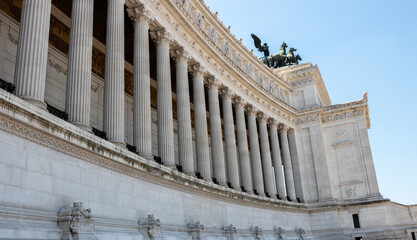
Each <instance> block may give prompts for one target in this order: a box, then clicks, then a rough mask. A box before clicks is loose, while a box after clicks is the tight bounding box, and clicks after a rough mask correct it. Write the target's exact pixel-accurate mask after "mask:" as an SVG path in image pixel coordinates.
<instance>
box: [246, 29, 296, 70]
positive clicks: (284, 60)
mask: <svg viewBox="0 0 417 240" xmlns="http://www.w3.org/2000/svg"><path fill="white" fill-rule="evenodd" d="M251 36H252V38H253V41H254V44H255V47H256V48H257V49H258V51H259V52H263V53H264V57H261V59H263V62H264V64H265V65H267V66H268V67H273V68H279V67H283V66H291V65H297V64H298V62H299V61H301V60H302V59H301V57H300V55H299V54H296V55H294V52H295V51H297V49H296V48H290V50H289V51H288V54H287V50H286V49H287V47H288V45H287V44H286V43H285V42H283V43H282V44H281V47H280V50H279V51H278V52H277V53H274V54H269V46H268V44H267V43H264V44H263V45H262V42H261V39H259V38H258V37H257V36H256V35H255V34H253V33H252V34H251Z"/></svg>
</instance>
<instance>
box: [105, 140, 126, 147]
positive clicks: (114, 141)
mask: <svg viewBox="0 0 417 240" xmlns="http://www.w3.org/2000/svg"><path fill="white" fill-rule="evenodd" d="M109 142H111V143H113V144H114V145H117V146H119V147H122V148H127V147H126V143H125V142H120V141H116V140H109Z"/></svg>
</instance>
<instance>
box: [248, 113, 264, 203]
mask: <svg viewBox="0 0 417 240" xmlns="http://www.w3.org/2000/svg"><path fill="white" fill-rule="evenodd" d="M247 112H248V125H249V126H248V127H249V143H250V153H251V161H252V175H253V185H254V187H255V190H256V192H257V193H258V194H259V195H260V196H265V191H264V181H263V176H262V163H261V154H260V152H259V139H258V128H257V126H256V111H255V109H254V108H253V107H252V106H250V105H248V106H247Z"/></svg>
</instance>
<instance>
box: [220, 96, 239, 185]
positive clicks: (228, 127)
mask: <svg viewBox="0 0 417 240" xmlns="http://www.w3.org/2000/svg"><path fill="white" fill-rule="evenodd" d="M222 97H223V122H224V138H225V142H226V162H227V176H228V179H229V182H230V184H231V185H232V187H233V188H234V189H239V190H240V181H239V165H238V162H237V149H236V137H235V124H234V121H233V107H232V95H231V92H230V90H228V89H226V88H224V89H222Z"/></svg>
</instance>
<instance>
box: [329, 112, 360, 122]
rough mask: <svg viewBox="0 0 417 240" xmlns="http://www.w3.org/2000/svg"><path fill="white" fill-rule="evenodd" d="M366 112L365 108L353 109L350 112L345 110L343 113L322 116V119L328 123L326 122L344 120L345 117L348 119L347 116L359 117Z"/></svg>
mask: <svg viewBox="0 0 417 240" xmlns="http://www.w3.org/2000/svg"><path fill="white" fill-rule="evenodd" d="M364 114H365V111H364V110H363V109H360V110H353V111H349V112H343V113H337V114H331V115H327V116H324V117H322V118H321V121H322V122H323V123H326V122H332V121H338V120H343V119H347V118H353V117H358V116H362V115H364Z"/></svg>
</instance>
